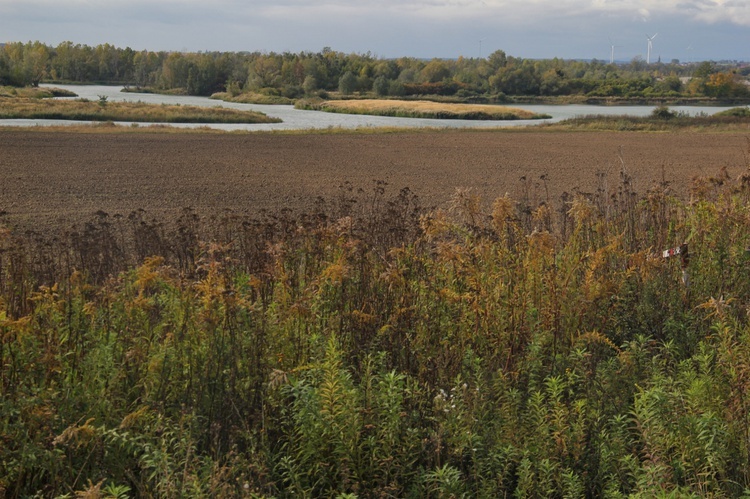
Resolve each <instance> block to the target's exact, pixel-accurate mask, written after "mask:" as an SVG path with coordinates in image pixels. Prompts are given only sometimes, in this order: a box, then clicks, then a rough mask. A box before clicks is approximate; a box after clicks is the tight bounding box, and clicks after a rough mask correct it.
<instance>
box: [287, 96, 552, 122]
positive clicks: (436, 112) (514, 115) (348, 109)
mask: <svg viewBox="0 0 750 499" xmlns="http://www.w3.org/2000/svg"><path fill="white" fill-rule="evenodd" d="M301 106H302V107H305V108H308V109H318V110H320V111H327V112H333V113H348V114H370V115H377V116H398V117H408V118H438V119H470V120H471V119H473V120H529V119H540V118H549V116H546V115H538V114H535V113H532V112H531V111H526V110H524V109H518V108H513V107H506V106H493V105H480V104H454V103H444V102H432V101H405V100H390V99H365V100H341V101H324V102H320V103H311V102H305V103H304V104H301Z"/></svg>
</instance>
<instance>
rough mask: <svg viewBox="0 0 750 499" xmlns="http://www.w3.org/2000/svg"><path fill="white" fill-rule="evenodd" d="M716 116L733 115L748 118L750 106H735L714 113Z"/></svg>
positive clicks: (749, 116)
mask: <svg viewBox="0 0 750 499" xmlns="http://www.w3.org/2000/svg"><path fill="white" fill-rule="evenodd" d="M716 116H735V117H737V118H750V107H735V108H732V109H727V110H726V111H721V112H719V113H716Z"/></svg>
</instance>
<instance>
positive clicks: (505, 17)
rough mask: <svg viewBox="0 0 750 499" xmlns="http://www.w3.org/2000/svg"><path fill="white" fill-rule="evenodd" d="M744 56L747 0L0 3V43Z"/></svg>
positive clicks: (748, 39) (379, 53) (690, 58)
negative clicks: (30, 42)
mask: <svg viewBox="0 0 750 499" xmlns="http://www.w3.org/2000/svg"><path fill="white" fill-rule="evenodd" d="M654 34H656V37H655V38H653V40H652V47H653V49H652V52H651V61H652V62H653V61H656V60H658V59H659V58H661V60H662V61H664V62H669V61H671V60H673V59H678V60H680V61H683V62H695V61H703V60H743V61H750V0H350V1H345V0H211V1H207V0H200V1H198V0H0V42H3V41H6V42H7V41H21V42H26V41H36V40H38V41H41V42H44V43H46V44H49V45H57V44H59V43H61V42H63V41H71V42H73V43H76V44H77V43H80V44H86V45H92V46H93V45H98V44H103V43H110V44H112V45H115V46H117V47H122V48H124V47H131V48H133V49H135V50H144V49H147V50H154V51H160V50H166V51H190V52H197V51H251V52H254V51H261V52H301V51H311V52H318V51H320V50H322V49H323V48H324V47H329V48H331V49H333V50H336V51H341V52H345V53H360V54H363V53H367V52H370V53H371V54H372V55H374V56H376V57H383V58H396V57H402V56H408V57H418V58H456V57H459V56H463V57H487V56H488V55H489V54H490V53H492V52H493V51H495V50H504V51H505V52H506V53H507V54H508V55H511V56H515V57H523V58H531V59H548V58H553V57H559V58H563V59H593V58H595V59H599V60H603V61H607V62H608V61H609V59H610V56H611V50H612V45H614V46H615V48H614V56H615V59H616V60H618V61H630V60H632V59H633V58H636V57H641V58H643V59H644V60H645V59H646V58H647V46H648V40H647V36H653V35H654Z"/></svg>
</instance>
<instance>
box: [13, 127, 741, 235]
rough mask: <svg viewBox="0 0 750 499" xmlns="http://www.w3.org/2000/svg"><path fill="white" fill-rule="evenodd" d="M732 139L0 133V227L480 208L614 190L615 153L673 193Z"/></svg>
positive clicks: (731, 152)
mask: <svg viewBox="0 0 750 499" xmlns="http://www.w3.org/2000/svg"><path fill="white" fill-rule="evenodd" d="M747 154H748V139H747V135H746V134H700V133H679V134H647V133H625V132H621V133H614V132H611V133H610V132H602V133H599V132H580V133H579V132H543V131H539V132H537V131H534V132H530V131H504V132H476V131H474V132H465V131H456V132H434V133H433V132H404V133H392V134H373V135H369V134H315V133H310V134H302V135H271V134H242V135H235V134H198V133H167V134H154V133H122V134H118V133H71V132H64V131H63V132H60V131H54V132H41V131H25V130H9V131H0V212H5V214H4V215H2V216H0V222H4V223H6V224H8V225H12V226H16V227H18V228H28V227H33V228H36V229H39V228H45V227H52V226H57V227H60V226H65V225H69V224H70V223H74V222H80V221H82V220H88V219H91V217H92V215H93V214H94V212H96V211H97V210H103V211H105V212H107V213H109V214H111V215H112V214H118V213H119V214H122V215H127V214H129V213H130V212H132V211H134V210H138V209H144V210H146V212H147V214H148V216H149V217H153V218H157V219H161V218H169V217H172V216H174V214H176V213H178V212H179V211H180V210H181V209H182V208H184V207H188V206H190V207H193V208H194V209H195V210H196V212H197V213H199V214H201V215H210V214H215V213H218V212H222V211H223V210H225V209H227V208H228V209H232V210H234V211H236V212H240V213H250V214H253V213H257V212H259V211H260V210H263V209H265V210H270V211H274V210H279V209H281V208H285V207H287V208H292V209H293V210H305V209H308V208H309V207H310V206H311V205H312V203H313V202H314V200H315V199H316V198H317V197H318V196H322V197H324V198H331V197H333V196H335V195H336V193H337V190H338V189H339V186H340V185H342V184H343V183H345V182H349V183H350V184H351V185H353V186H354V187H355V188H358V187H361V188H364V189H365V190H368V189H371V188H372V186H373V183H374V181H378V180H382V181H385V182H387V183H388V187H387V189H388V192H390V193H393V194H395V193H397V192H398V191H399V189H401V188H403V187H409V188H410V189H411V190H412V191H413V192H415V193H416V194H417V195H418V196H419V198H420V201H421V204H422V205H423V206H427V207H431V206H445V204H446V202H447V200H448V199H449V198H450V196H451V194H452V193H453V192H454V190H455V189H456V187H471V188H473V189H475V191H476V192H478V193H480V194H481V195H482V197H483V199H485V200H486V201H488V202H489V201H491V200H493V199H494V198H495V197H497V196H500V195H503V194H505V193H506V192H508V193H510V194H511V195H516V196H518V195H519V193H520V192H521V186H522V182H521V181H520V180H519V179H520V178H521V177H525V178H527V179H529V180H530V183H531V185H532V189H531V190H532V193H535V195H537V196H539V197H540V198H541V197H545V196H546V194H545V191H544V185H543V184H542V182H541V180H540V178H541V176H542V175H546V176H547V179H548V180H547V186H548V190H549V196H550V198H551V199H553V200H556V199H558V198H559V196H560V194H561V193H562V192H563V191H568V192H572V191H574V190H576V189H578V190H581V191H585V192H591V191H593V190H594V189H596V186H597V175H596V173H597V172H598V171H608V174H607V179H608V181H609V183H610V185H612V184H616V183H617V180H618V177H619V171H620V167H621V159H620V158H622V161H623V162H624V166H625V168H626V169H627V171H628V173H629V174H630V175H631V176H632V177H633V178H634V179H635V188H636V190H638V191H639V192H644V191H645V190H646V189H647V188H648V187H650V186H651V185H653V183H654V182H656V181H659V180H661V178H662V175H665V177H666V179H667V180H669V181H671V182H672V186H673V188H674V189H675V191H676V192H677V193H685V192H686V188H687V186H688V184H689V181H690V179H691V178H692V177H693V176H695V175H701V174H704V175H716V174H718V172H719V170H720V168H721V167H727V168H728V171H729V173H730V174H731V175H733V176H734V175H737V174H738V173H740V171H742V170H744V169H745V168H746V166H747V164H746V162H747Z"/></svg>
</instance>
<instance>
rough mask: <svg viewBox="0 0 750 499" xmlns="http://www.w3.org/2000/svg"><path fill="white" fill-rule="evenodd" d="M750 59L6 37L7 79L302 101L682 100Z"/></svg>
mask: <svg viewBox="0 0 750 499" xmlns="http://www.w3.org/2000/svg"><path fill="white" fill-rule="evenodd" d="M748 74H750V66H744V67H742V66H740V65H738V64H728V63H727V64H719V63H713V62H709V61H704V62H696V63H689V64H685V63H681V62H680V61H678V60H672V61H670V62H668V63H665V62H661V61H658V62H655V63H651V64H646V62H645V61H643V60H642V59H640V58H635V59H633V60H632V61H630V62H628V63H615V64H610V63H608V62H606V61H599V60H592V61H576V60H563V59H557V58H555V59H545V60H532V59H522V58H517V57H513V56H511V55H507V54H506V53H505V52H504V51H502V50H497V51H495V52H493V53H491V54H490V55H488V56H487V57H485V58H465V57H459V58H458V59H455V60H452V59H450V60H449V59H433V60H422V59H416V58H412V57H401V58H397V59H384V58H379V57H376V56H374V55H372V54H370V53H366V54H344V53H341V52H337V51H334V50H331V49H330V48H324V49H323V50H321V51H320V52H302V53H261V52H201V53H182V52H163V51H162V52H152V51H147V50H143V51H135V50H132V49H130V48H125V49H122V48H117V47H114V46H112V45H109V44H103V45H97V46H96V47H90V46H87V45H81V44H73V43H72V42H63V43H61V44H59V45H57V46H56V47H52V46H48V45H45V44H43V43H40V42H28V43H21V42H14V43H7V44H5V45H4V46H3V47H2V48H0V85H15V86H24V85H38V84H39V83H41V82H64V83H100V84H118V85H126V86H129V87H134V88H136V89H141V90H142V89H148V90H150V91H157V92H179V93H187V94H190V95H205V96H208V95H211V94H214V93H216V92H227V93H229V94H230V95H231V96H237V95H239V94H242V93H244V92H251V93H255V94H260V95H266V96H269V97H280V98H286V99H297V98H302V97H310V96H323V97H326V96H327V95H326V94H327V93H328V92H338V93H339V94H340V95H342V96H344V97H347V96H349V97H351V96H355V95H357V94H363V93H367V94H370V95H372V94H375V95H378V96H394V97H404V96H431V97H432V98H452V99H460V100H462V101H468V102H471V101H477V102H503V101H505V100H506V99H507V98H508V97H509V96H524V97H527V98H531V97H548V98H550V97H571V96H576V97H578V98H591V99H603V98H615V99H654V100H658V99H676V98H710V99H725V100H734V101H742V100H743V99H745V100H746V99H748V98H750V90H749V88H750V87H748V85H747V84H746V80H747V77H748Z"/></svg>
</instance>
